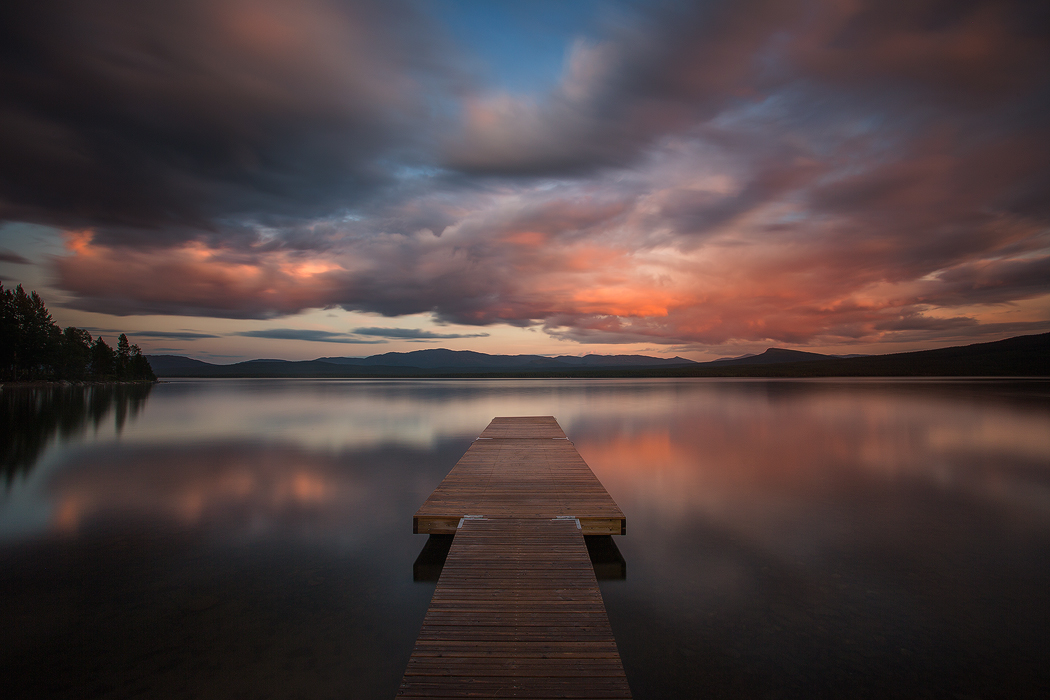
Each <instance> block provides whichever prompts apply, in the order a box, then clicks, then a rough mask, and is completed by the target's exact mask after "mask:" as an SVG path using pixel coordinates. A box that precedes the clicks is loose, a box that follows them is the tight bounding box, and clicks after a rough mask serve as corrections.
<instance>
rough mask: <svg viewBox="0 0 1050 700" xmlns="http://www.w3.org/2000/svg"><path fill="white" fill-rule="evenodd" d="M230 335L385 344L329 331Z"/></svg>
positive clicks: (282, 330) (264, 331)
mask: <svg viewBox="0 0 1050 700" xmlns="http://www.w3.org/2000/svg"><path fill="white" fill-rule="evenodd" d="M231 335H239V336H243V337H245V338H270V339H273V340H308V341H310V342H314V343H345V344H350V345H375V344H377V343H385V342H386V341H385V340H365V339H363V338H354V337H353V336H349V335H347V334H346V333H333V332H331V331H318V330H309V329H302V328H264V329H261V330H254V331H239V332H237V333H232V334H231Z"/></svg>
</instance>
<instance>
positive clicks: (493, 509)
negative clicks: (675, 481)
mask: <svg viewBox="0 0 1050 700" xmlns="http://www.w3.org/2000/svg"><path fill="white" fill-rule="evenodd" d="M464 515H486V516H489V517H496V516H499V517H513V518H554V517H557V516H563V515H564V516H572V517H574V518H577V519H578V520H579V521H580V526H581V527H582V529H583V534H585V535H626V534H627V519H626V518H624V516H623V511H622V510H620V507H619V506H618V505H616V502H615V501H613V499H612V497H611V496H610V495H609V493H608V492H607V491H606V490H605V487H604V486H602V483H601V482H600V481H598V477H596V476H595V475H594V472H592V471H591V468H590V467H588V466H587V463H586V462H584V461H583V458H582V457H580V453H579V452H577V451H576V448H575V447H574V446H573V444H572V443H571V442H569V439H568V438H567V437H566V436H565V433H564V432H562V429H561V426H560V425H558V421H556V420H555V419H554V416H530V417H526V418H493V419H492V422H491V423H489V425H488V427H487V428H485V431H484V432H483V433H482V434H481V436H480V437H479V438H478V439H477V440H475V441H474V443H473V444H472V445H471V446H470V449H469V450H467V453H466V454H465V455H463V458H462V459H460V460H459V462H458V463H457V464H456V466H455V467H453V468H452V471H451V472H449V473H448V476H446V477H445V479H444V480H443V481H442V482H441V484H440V485H439V486H438V487H437V489H436V490H435V491H434V493H432V494H430V497H429V498H428V499H427V500H426V503H424V504H423V506H422V507H421V508H420V509H419V510H418V511H417V512H416V515H415V517H414V518H413V519H412V532H415V533H417V534H431V535H453V534H455V533H456V531H457V528H458V527H459V521H460V518H462V517H463V516H464Z"/></svg>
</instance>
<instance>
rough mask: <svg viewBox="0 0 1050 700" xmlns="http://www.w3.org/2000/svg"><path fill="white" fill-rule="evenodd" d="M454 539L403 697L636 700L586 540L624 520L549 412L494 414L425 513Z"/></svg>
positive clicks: (417, 523)
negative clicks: (515, 415) (586, 536)
mask: <svg viewBox="0 0 1050 700" xmlns="http://www.w3.org/2000/svg"><path fill="white" fill-rule="evenodd" d="M413 531H415V532H429V533H433V534H455V538H454V539H453V541H452V546H451V548H450V549H449V553H448V557H447V559H446V560H445V564H444V567H443V569H442V571H441V575H440V578H439V579H438V584H437V588H436V590H435V592H434V597H433V599H432V600H431V602H430V609H429V610H428V611H427V615H426V618H425V619H424V621H423V628H422V630H421V631H420V633H419V638H418V639H417V640H416V646H415V649H414V650H413V652H412V657H411V659H410V660H409V663H408V668H407V669H406V671H405V676H404V679H403V680H402V683H401V688H400V690H399V691H398V697H399V698H409V697H414V698H508V697H510V698H515V697H517V698H595V699H597V698H630V697H631V692H630V688H629V687H628V685H627V678H626V676H625V675H624V671H623V664H622V663H621V661H620V655H619V652H618V651H617V649H616V640H615V639H614V638H613V635H612V629H611V628H610V626H609V619H608V617H607V615H606V613H605V604H604V602H603V601H602V595H601V591H600V589H599V588H598V582H597V580H596V579H595V575H594V570H593V569H592V568H591V561H590V558H589V557H588V554H587V546H586V544H585V541H584V539H583V535H584V534H592V533H593V534H610V532H613V531H615V533H616V534H620V533H623V532H625V531H626V521H625V519H624V516H623V512H622V511H621V510H620V508H619V507H618V506H617V505H616V503H615V502H614V501H613V500H612V497H611V496H609V494H608V493H607V492H606V491H605V488H604V487H602V485H601V482H599V481H598V479H597V478H596V477H595V476H594V474H593V473H592V472H591V470H590V468H589V467H588V466H587V464H586V463H585V462H584V461H583V459H582V458H581V457H580V455H579V453H577V452H576V448H575V447H574V446H573V445H572V443H571V442H569V441H568V440H567V439H566V437H565V434H564V433H563V432H562V430H561V427H560V426H559V425H558V423H557V421H556V420H555V419H554V418H553V417H552V416H540V417H527V418H495V419H493V421H492V423H490V424H489V426H488V428H486V429H485V432H483V433H482V434H481V437H479V438H478V439H477V440H476V441H475V442H474V443H473V444H472V445H471V447H470V449H469V450H467V453H466V454H465V455H464V456H463V458H462V459H461V460H460V461H459V462H458V463H457V464H456V466H455V467H454V468H453V469H452V471H451V472H449V474H448V476H446V477H445V479H444V481H442V482H441V485H440V486H438V488H437V490H435V491H434V493H433V494H432V495H431V496H430V498H428V499H427V501H426V503H424V504H423V506H422V507H421V508H420V509H419V511H418V512H417V513H416V516H415V518H414V520H413Z"/></svg>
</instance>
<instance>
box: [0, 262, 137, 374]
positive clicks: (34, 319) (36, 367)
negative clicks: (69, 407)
mask: <svg viewBox="0 0 1050 700" xmlns="http://www.w3.org/2000/svg"><path fill="white" fill-rule="evenodd" d="M156 379H157V376H156V375H155V374H154V373H153V368H152V367H150V364H149V360H147V359H146V356H145V355H143V354H142V351H141V350H140V349H139V346H138V345H132V344H131V343H129V342H128V337H127V336H126V335H124V334H123V333H121V334H120V337H119V338H118V339H117V347H116V349H115V350H114V349H113V348H111V347H110V346H109V345H107V344H106V341H105V340H103V339H102V336H99V337H97V338H94V339H92V337H91V334H90V333H88V332H87V331H85V330H83V329H82V328H76V327H74V326H70V327H68V328H66V329H62V328H60V327H59V326H58V324H56V323H55V322H54V320H53V319H52V318H51V314H50V313H49V312H48V310H47V307H46V306H45V305H44V301H43V299H41V298H40V296H39V295H38V294H37V293H36V292H30V293H28V294H27V293H26V291H25V290H24V289H22V285H18V287H16V288H15V289H4V285H3V283H2V282H0V380H2V381H32V380H51V381H54V380H67V381H132V380H150V381H155V380H156Z"/></svg>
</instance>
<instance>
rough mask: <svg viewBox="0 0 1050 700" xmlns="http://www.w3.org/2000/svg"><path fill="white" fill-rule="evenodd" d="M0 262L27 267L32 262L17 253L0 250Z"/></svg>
mask: <svg viewBox="0 0 1050 700" xmlns="http://www.w3.org/2000/svg"><path fill="white" fill-rule="evenodd" d="M0 262H7V263H15V264H16V265H29V264H30V263H31V262H32V261H31V260H28V259H26V258H24V257H22V256H21V255H19V254H18V253H15V252H12V251H10V250H4V249H2V248H0Z"/></svg>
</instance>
